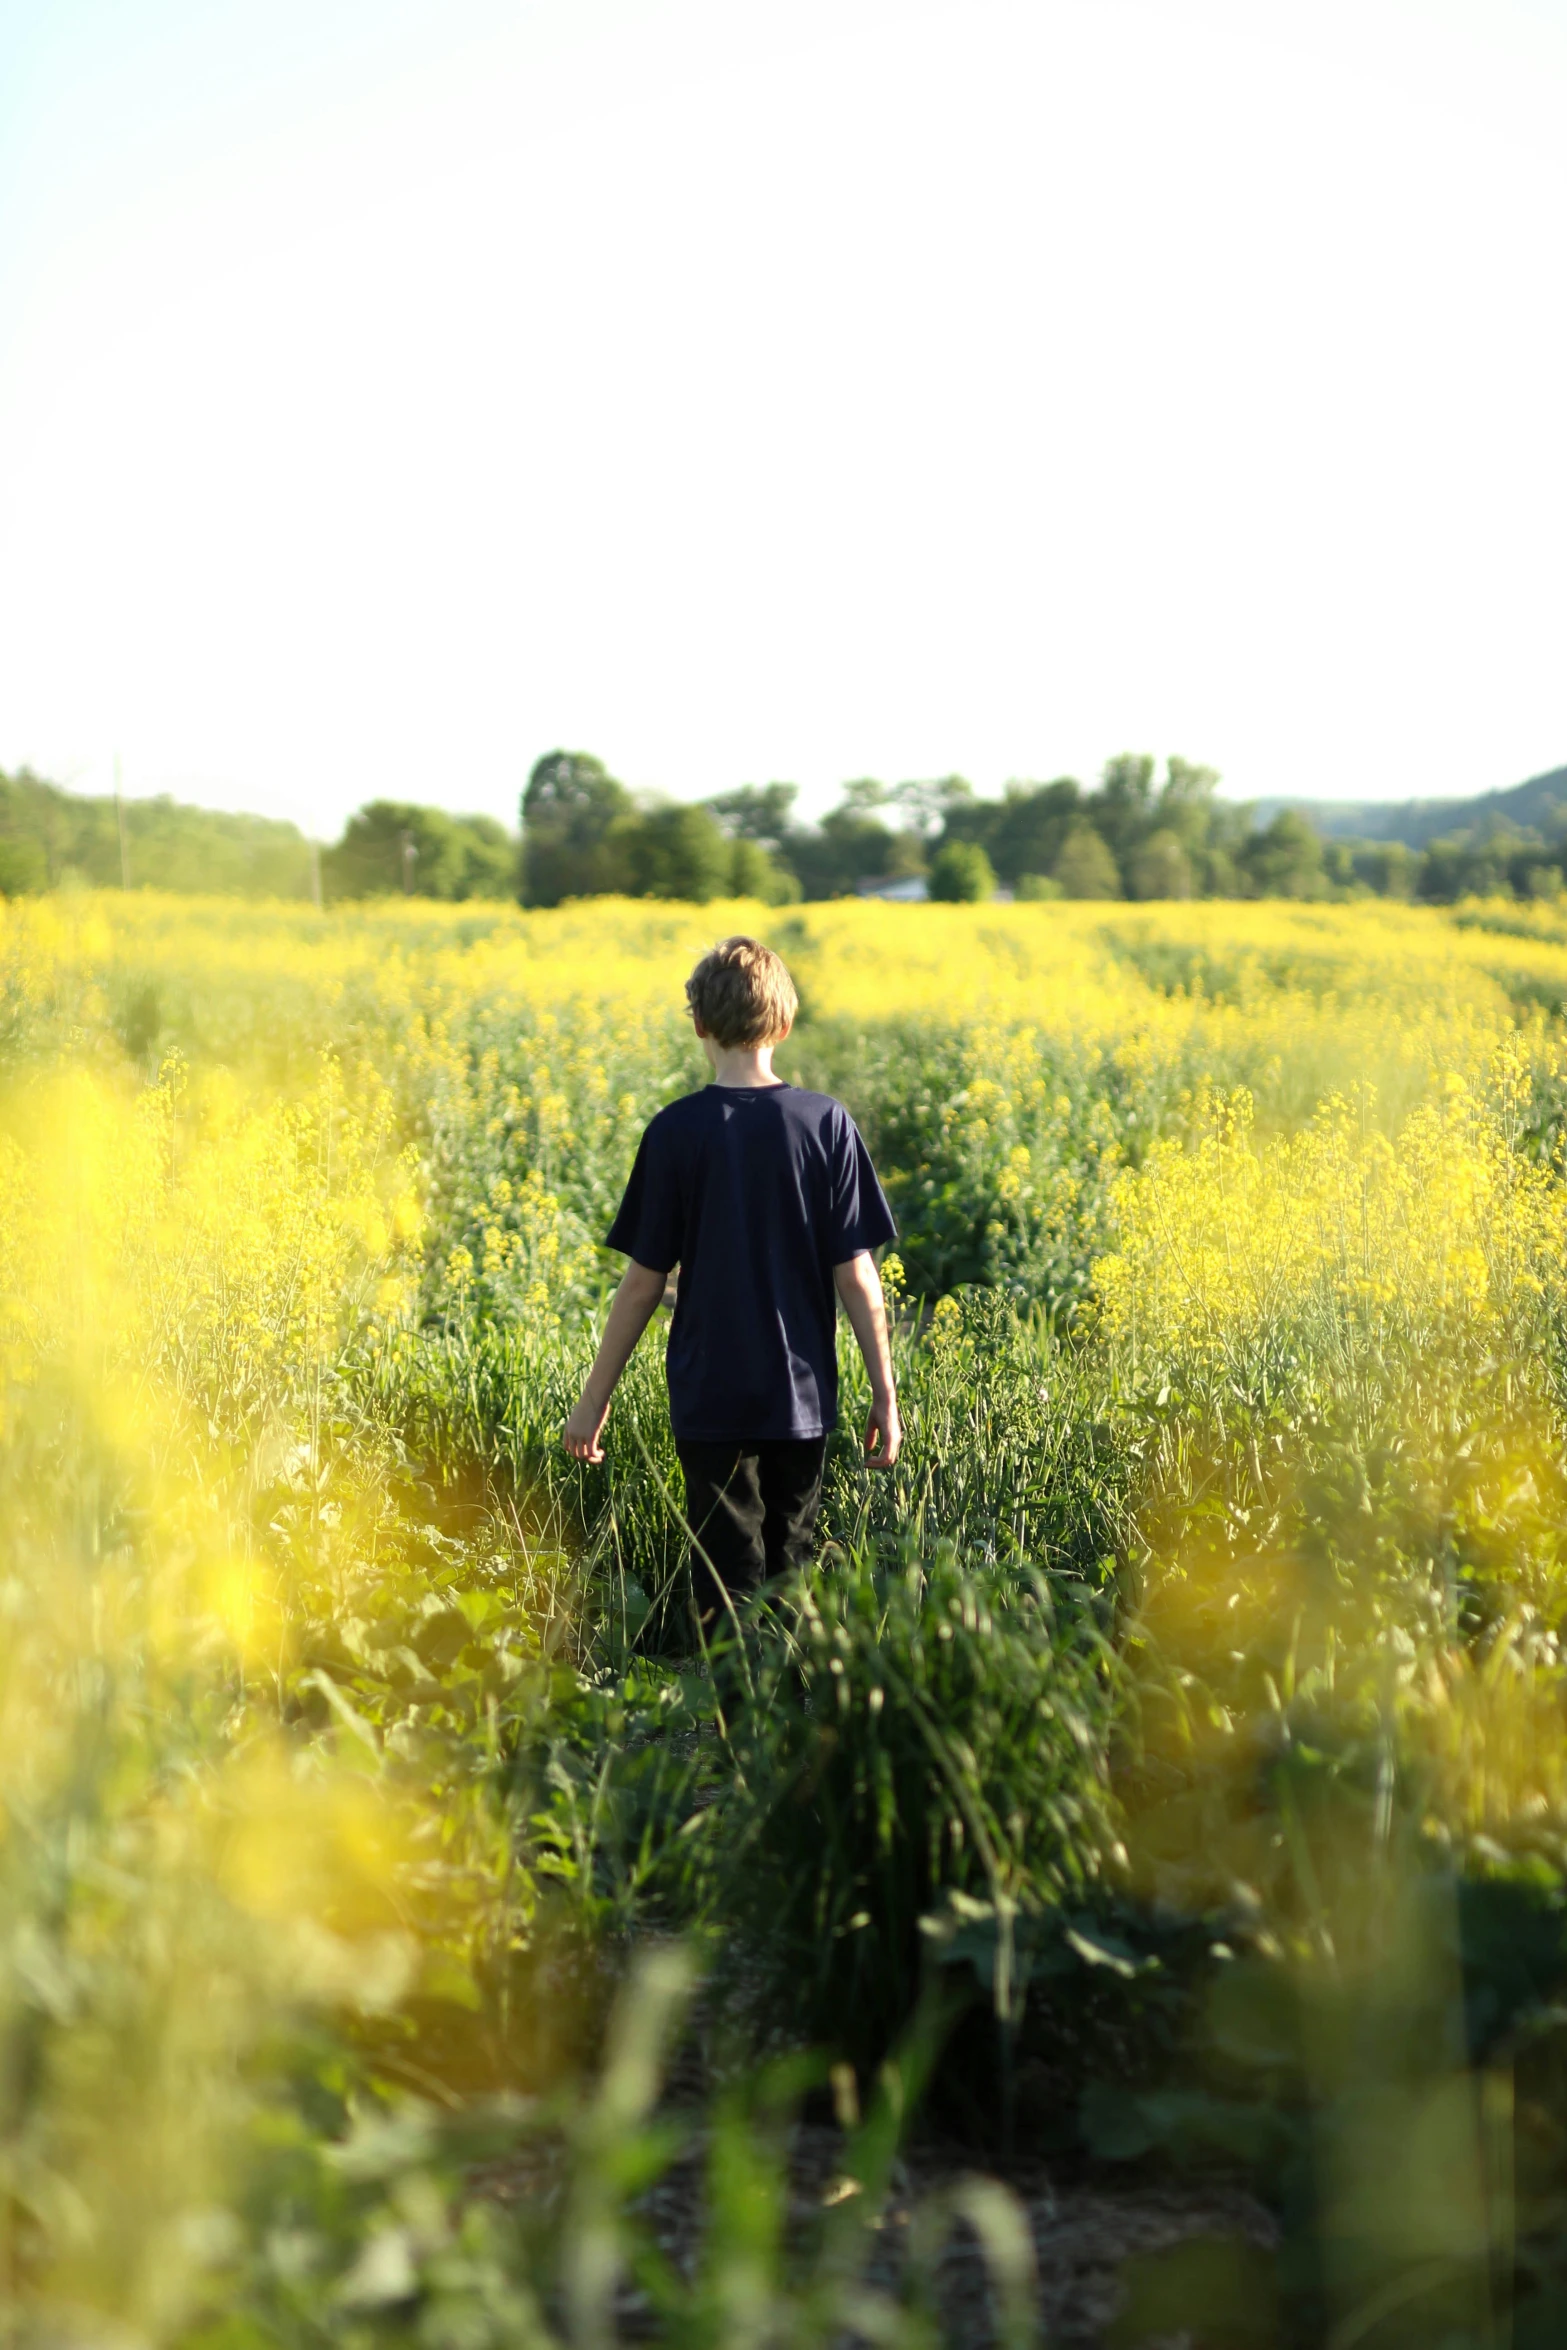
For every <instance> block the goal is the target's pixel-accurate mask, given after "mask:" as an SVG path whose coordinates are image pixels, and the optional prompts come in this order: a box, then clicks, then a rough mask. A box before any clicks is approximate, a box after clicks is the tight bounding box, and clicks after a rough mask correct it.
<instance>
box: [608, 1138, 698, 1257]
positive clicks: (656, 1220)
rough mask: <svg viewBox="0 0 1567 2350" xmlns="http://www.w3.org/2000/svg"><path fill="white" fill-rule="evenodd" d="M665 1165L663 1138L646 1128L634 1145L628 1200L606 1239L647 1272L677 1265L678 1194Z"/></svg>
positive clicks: (667, 1164) (627, 1190) (621, 1208)
mask: <svg viewBox="0 0 1567 2350" xmlns="http://www.w3.org/2000/svg"><path fill="white" fill-rule="evenodd" d="M669 1162H670V1154H669V1151H668V1150H667V1148H665V1147H664V1146H663V1140H662V1137H661V1136H659V1135H657V1134H655V1132H654V1131H653V1128H652V1127H651V1126H650V1127H649V1128H648V1129H647V1131H646V1133H645V1134H644V1135H643V1137H642V1140H641V1141H640V1142H639V1143H638V1145H637V1155H636V1158H635V1160H634V1161H633V1163H632V1168H631V1179H630V1181H629V1182H628V1183H627V1185H626V1195H625V1197H624V1199H623V1200H622V1201H621V1203H620V1208H619V1211H618V1213H617V1214H616V1217H615V1221H614V1223H613V1224H611V1226H610V1228H609V1230H608V1231H607V1232H606V1233H605V1235H604V1246H605V1247H606V1248H616V1249H619V1250H620V1251H621V1253H622V1255H624V1256H628V1257H630V1258H631V1259H632V1261H633V1263H635V1264H638V1265H646V1267H647V1268H648V1271H649V1272H650V1273H667V1272H668V1271H669V1270H670V1268H671V1267H672V1266H674V1265H678V1264H679V1262H680V1230H681V1215H680V1193H679V1189H678V1186H677V1184H676V1182H675V1175H674V1169H673V1168H672V1166H671V1165H670V1163H669Z"/></svg>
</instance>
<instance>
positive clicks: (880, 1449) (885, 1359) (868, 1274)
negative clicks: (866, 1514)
mask: <svg viewBox="0 0 1567 2350" xmlns="http://www.w3.org/2000/svg"><path fill="white" fill-rule="evenodd" d="M832 1277H833V1283H834V1285H835V1287H836V1289H837V1292H838V1295H839V1297H840V1298H841V1299H842V1300H843V1310H844V1312H845V1313H846V1314H847V1315H848V1317H849V1327H850V1329H851V1330H852V1331H853V1332H854V1335H855V1338H856V1339H857V1340H858V1342H859V1348H860V1352H861V1354H862V1355H863V1356H864V1357H865V1368H866V1370H867V1371H868V1373H869V1374H870V1382H871V1408H870V1415H869V1417H868V1419H867V1420H866V1423H865V1466H866V1467H867V1468H868V1469H890V1468H891V1467H892V1464H893V1462H894V1461H895V1460H896V1459H897V1457H898V1454H899V1453H900V1451H901V1450H902V1448H903V1423H902V1421H901V1420H900V1419H899V1417H898V1389H897V1382H896V1380H895V1379H894V1378H893V1372H892V1348H891V1345H890V1344H889V1342H888V1338H887V1306H886V1301H885V1299H884V1298H883V1296H882V1290H881V1275H880V1274H879V1273H878V1272H877V1270H876V1259H875V1258H874V1257H873V1256H872V1255H871V1253H870V1251H869V1249H863V1248H862V1249H861V1250H860V1251H859V1253H858V1255H857V1256H852V1257H850V1258H849V1259H848V1260H847V1261H846V1262H845V1263H844V1264H841V1265H834V1267H833V1269H832Z"/></svg>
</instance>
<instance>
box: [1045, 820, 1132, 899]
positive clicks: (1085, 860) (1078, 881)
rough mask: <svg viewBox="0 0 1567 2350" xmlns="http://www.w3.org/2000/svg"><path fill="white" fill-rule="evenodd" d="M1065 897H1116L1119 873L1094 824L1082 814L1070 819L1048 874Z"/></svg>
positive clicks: (1119, 886) (1119, 879)
mask: <svg viewBox="0 0 1567 2350" xmlns="http://www.w3.org/2000/svg"><path fill="white" fill-rule="evenodd" d="M1051 878H1052V879H1053V880H1054V881H1057V882H1059V884H1060V887H1061V894H1062V896H1063V897H1068V898H1118V897H1119V896H1120V894H1121V876H1120V874H1119V872H1118V871H1117V870H1116V862H1115V859H1114V857H1112V855H1111V854H1110V851H1109V849H1108V848H1107V846H1106V845H1105V842H1104V839H1103V838H1102V836H1101V834H1100V833H1099V831H1098V829H1097V827H1096V826H1095V825H1093V824H1092V823H1090V821H1089V819H1088V818H1087V817H1086V816H1079V817H1077V818H1075V819H1074V821H1073V823H1072V825H1071V827H1070V829H1069V830H1068V832H1067V836H1066V838H1065V840H1064V841H1063V842H1062V844H1061V851H1060V854H1059V856H1058V857H1057V858H1056V861H1055V870H1054V872H1053V874H1052V876H1051Z"/></svg>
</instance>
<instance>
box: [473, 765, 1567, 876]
mask: <svg viewBox="0 0 1567 2350" xmlns="http://www.w3.org/2000/svg"><path fill="white" fill-rule="evenodd" d="M1218 783H1219V778H1218V775H1217V773H1216V771H1215V770H1214V769H1213V768H1211V767H1203V766H1198V765H1196V764H1194V763H1193V762H1192V761H1190V760H1186V759H1180V758H1172V759H1169V760H1168V761H1167V762H1166V764H1165V767H1164V771H1163V773H1162V774H1161V773H1160V772H1159V768H1158V764H1157V762H1156V761H1155V760H1154V759H1152V758H1150V757H1148V756H1146V755H1145V754H1141V753H1124V754H1122V755H1121V756H1120V757H1117V758H1114V759H1111V760H1110V761H1109V762H1108V763H1107V765H1106V767H1105V769H1104V771H1103V774H1102V775H1101V777H1100V779H1099V782H1098V784H1097V785H1096V786H1095V787H1093V788H1092V789H1085V788H1084V787H1083V785H1082V784H1081V783H1079V782H1078V781H1077V780H1076V779H1075V778H1074V777H1071V776H1062V777H1058V778H1057V779H1056V780H1055V781H1053V782H1050V783H1010V784H1008V785H1007V787H1006V790H1005V791H1004V792H1003V794H1002V795H1001V797H1000V798H999V799H984V798H981V797H980V795H979V794H978V793H977V792H976V791H975V790H974V789H973V787H972V785H970V784H969V783H967V782H965V781H964V779H963V778H962V777H961V776H946V777H943V778H941V779H939V780H937V781H934V782H919V783H900V784H893V785H887V784H883V783H877V782H873V781H869V780H864V781H860V782H855V783H849V784H846V785H845V786H844V787H843V790H842V793H841V794H840V798H839V804H838V806H837V807H836V808H834V809H832V810H830V811H829V813H828V814H827V815H825V816H824V817H823V818H822V819H821V821H820V823H818V824H810V825H807V824H801V823H799V822H798V821H797V819H796V816H795V805H796V801H797V798H798V792H797V789H796V787H795V786H794V785H793V784H786V783H769V784H760V785H758V784H749V785H745V786H742V787H741V788H740V789H738V790H735V791H729V792H720V793H718V794H717V795H715V796H714V797H713V798H711V799H707V800H703V801H699V802H696V803H694V804H693V803H684V804H679V805H664V806H649V805H648V804H646V803H643V802H639V801H638V800H637V799H635V798H634V797H633V795H632V794H631V793H630V792H628V791H627V790H626V789H625V787H624V785H622V784H620V783H618V782H617V781H616V780H615V778H614V777H613V776H611V775H610V774H609V772H608V770H607V769H606V768H605V766H604V765H603V762H602V761H601V760H598V759H595V758H592V757H591V756H589V755H588V754H587V753H584V752H575V751H552V752H550V753H548V754H547V756H546V757H544V758H542V759H540V760H539V762H538V764H537V765H536V766H535V768H534V770H533V773H532V775H531V776H530V778H529V781H528V786H527V789H526V791H525V792H524V793H523V797H522V834H521V860H520V893H519V894H520V895H521V897H522V899H523V902H524V903H525V904H527V905H536V906H552V905H558V904H559V903H560V902H561V901H562V900H563V899H565V898H568V897H589V896H594V895H598V894H600V893H603V892H607V891H617V892H621V893H624V894H627V895H630V896H655V897H681V898H694V899H697V900H705V899H709V898H714V897H722V896H729V895H735V896H749V897H760V898H763V899H767V900H770V901H772V902H774V903H782V902H786V901H788V900H791V899H794V898H807V899H820V898H832V897H843V896H848V895H850V894H852V893H854V892H855V891H858V890H864V889H866V888H868V887H873V886H875V885H878V884H889V883H892V884H896V883H899V882H905V883H909V882H920V881H923V882H924V884H925V887H926V889H927V891H928V894H929V895H930V896H931V897H933V898H936V899H948V900H970V901H972V900H979V899H985V898H989V897H991V896H993V895H994V894H995V893H996V891H997V890H998V889H999V890H1006V891H1009V892H1010V893H1011V895H1012V896H1014V897H1016V898H1022V899H1029V898H1034V899H1045V898H1058V897H1059V898H1191V897H1287V898H1331V897H1349V896H1364V895H1367V894H1371V895H1376V896H1384V897H1397V898H1423V899H1427V900H1429V901H1432V902H1450V901H1452V900H1453V899H1456V898H1460V897H1466V896H1480V895H1486V896H1490V895H1497V894H1501V895H1507V894H1513V895H1517V896H1539V895H1550V894H1554V893H1555V892H1556V891H1558V890H1560V889H1562V888H1564V887H1567V840H1563V839H1557V840H1556V841H1554V842H1551V841H1548V840H1546V839H1544V838H1543V837H1542V836H1541V835H1539V834H1537V833H1526V832H1523V831H1519V830H1518V829H1516V828H1514V827H1509V826H1499V827H1493V828H1492V829H1490V830H1489V831H1482V830H1480V829H1479V828H1476V830H1475V831H1473V832H1472V833H1470V834H1466V835H1464V836H1461V837H1455V838H1452V839H1445V840H1436V841H1433V842H1431V843H1430V844H1429V845H1428V846H1427V847H1425V848H1423V849H1414V848H1410V847H1408V846H1406V845H1405V843H1403V842H1402V841H1396V840H1395V841H1329V840H1324V839H1323V838H1322V836H1321V834H1320V833H1319V832H1318V831H1317V828H1316V827H1315V825H1313V824H1312V823H1311V821H1310V819H1309V817H1307V816H1306V815H1304V814H1303V813H1301V811H1299V810H1298V809H1293V808H1285V809H1281V810H1280V811H1279V812H1278V813H1277V814H1275V815H1274V816H1273V817H1272V818H1271V820H1270V821H1269V822H1267V823H1265V824H1258V823H1257V822H1256V821H1255V819H1254V816H1253V812H1252V810H1251V809H1250V808H1249V807H1246V806H1244V805H1241V804H1239V803H1236V802H1233V801H1226V800H1221V799H1220V798H1219V796H1218Z"/></svg>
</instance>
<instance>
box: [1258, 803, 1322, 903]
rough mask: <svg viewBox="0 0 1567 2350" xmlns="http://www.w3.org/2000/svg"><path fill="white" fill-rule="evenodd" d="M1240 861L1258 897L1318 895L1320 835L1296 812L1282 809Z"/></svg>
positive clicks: (1290, 809) (1320, 880)
mask: <svg viewBox="0 0 1567 2350" xmlns="http://www.w3.org/2000/svg"><path fill="white" fill-rule="evenodd" d="M1240 862H1241V865H1242V868H1243V870H1244V872H1245V875H1246V878H1247V880H1248V882H1249V883H1250V885H1251V889H1252V892H1253V894H1254V895H1255V896H1257V897H1259V898H1310V897H1316V896H1318V895H1319V894H1320V893H1321V890H1322V887H1323V882H1324V879H1325V876H1324V873H1323V867H1322V840H1321V836H1320V835H1319V834H1318V833H1317V831H1316V829H1315V828H1314V826H1312V825H1311V824H1310V823H1308V821H1307V820H1306V818H1305V817H1304V816H1302V815H1301V814H1300V812H1299V810H1298V809H1295V808H1281V809H1280V810H1279V813H1278V814H1277V815H1276V816H1275V817H1274V819H1273V822H1272V823H1271V824H1270V825H1268V826H1267V827H1266V828H1265V829H1264V830H1263V831H1261V832H1254V833H1253V834H1252V836H1251V838H1250V839H1249V840H1248V841H1247V842H1246V844H1245V846H1244V848H1243V849H1242V851H1241V857H1240Z"/></svg>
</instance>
